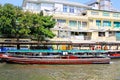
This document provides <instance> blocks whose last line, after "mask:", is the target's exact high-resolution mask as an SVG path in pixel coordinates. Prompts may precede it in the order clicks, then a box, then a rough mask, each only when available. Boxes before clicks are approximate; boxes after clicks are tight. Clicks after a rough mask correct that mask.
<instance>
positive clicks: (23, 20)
mask: <svg viewBox="0 0 120 80" xmlns="http://www.w3.org/2000/svg"><path fill="white" fill-rule="evenodd" d="M28 16H29V15H28V14H27V13H24V12H23V11H22V9H21V8H19V7H16V6H13V5H11V4H5V5H4V6H2V7H1V8H0V32H1V35H2V36H3V37H6V38H17V41H19V38H21V37H26V36H28V35H29V33H30V29H29V28H28V26H29V24H28V22H29V20H28ZM19 47H20V45H17V48H19Z"/></svg>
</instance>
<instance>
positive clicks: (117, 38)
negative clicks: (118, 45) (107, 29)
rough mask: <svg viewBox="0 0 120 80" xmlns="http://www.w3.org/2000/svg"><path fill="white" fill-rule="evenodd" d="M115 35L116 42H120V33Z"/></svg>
mask: <svg viewBox="0 0 120 80" xmlns="http://www.w3.org/2000/svg"><path fill="white" fill-rule="evenodd" d="M115 35H116V40H117V41H120V32H119V31H117V32H116V33H115Z"/></svg>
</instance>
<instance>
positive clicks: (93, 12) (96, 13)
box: [91, 11, 99, 15]
mask: <svg viewBox="0 0 120 80" xmlns="http://www.w3.org/2000/svg"><path fill="white" fill-rule="evenodd" d="M91 14H92V15H99V13H98V12H96V11H91Z"/></svg>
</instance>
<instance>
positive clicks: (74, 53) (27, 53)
mask: <svg viewBox="0 0 120 80" xmlns="http://www.w3.org/2000/svg"><path fill="white" fill-rule="evenodd" d="M104 53H105V51H99V50H94V51H93V50H9V51H8V52H7V53H6V54H5V55H3V58H4V59H5V60H6V62H8V63H20V64H109V63H110V58H108V57H107V56H106V55H105V54H104Z"/></svg>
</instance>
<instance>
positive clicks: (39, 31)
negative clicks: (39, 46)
mask: <svg viewBox="0 0 120 80" xmlns="http://www.w3.org/2000/svg"><path fill="white" fill-rule="evenodd" d="M32 18H33V20H32V21H33V26H32V27H31V34H32V35H33V36H34V38H36V39H37V41H38V42H40V41H44V40H45V39H46V38H53V37H54V36H55V34H53V32H52V31H51V30H50V29H51V28H53V27H54V26H55V21H53V20H52V16H44V15H43V12H42V11H41V13H40V14H33V16H32Z"/></svg>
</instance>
